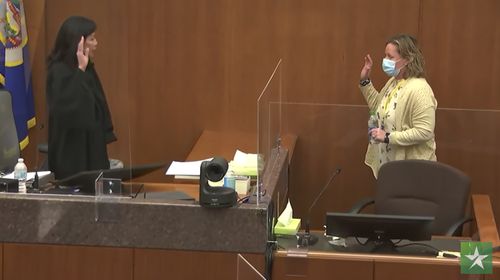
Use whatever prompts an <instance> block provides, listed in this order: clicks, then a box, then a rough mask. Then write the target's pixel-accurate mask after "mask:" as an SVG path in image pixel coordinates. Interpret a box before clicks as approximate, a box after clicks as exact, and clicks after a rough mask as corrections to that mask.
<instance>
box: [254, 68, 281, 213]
mask: <svg viewBox="0 0 500 280" xmlns="http://www.w3.org/2000/svg"><path fill="white" fill-rule="evenodd" d="M281 102H282V60H281V59H280V60H278V62H277V63H276V66H275V67H274V69H272V71H271V74H270V76H269V79H268V80H267V83H266V85H265V86H264V89H263V90H262V92H261V94H260V95H259V97H258V99H257V154H258V159H257V166H258V168H257V169H258V175H257V190H256V194H257V204H259V202H260V198H261V194H263V191H264V189H265V186H264V174H265V172H266V171H269V170H272V169H273V168H274V166H275V165H276V164H277V163H278V160H279V159H278V156H279V153H278V150H279V149H280V148H281V135H282V132H281V121H282V120H281Z"/></svg>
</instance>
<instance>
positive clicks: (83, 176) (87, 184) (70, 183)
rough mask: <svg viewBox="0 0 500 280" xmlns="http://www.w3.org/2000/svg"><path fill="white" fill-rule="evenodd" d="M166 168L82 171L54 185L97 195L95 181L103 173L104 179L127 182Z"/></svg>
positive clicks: (157, 165)
mask: <svg viewBox="0 0 500 280" xmlns="http://www.w3.org/2000/svg"><path fill="white" fill-rule="evenodd" d="M165 166H166V165H165V164H164V163H153V164H144V165H136V166H130V167H123V168H115V169H105V170H90V171H82V172H79V173H77V174H75V175H72V176H69V177H66V178H64V179H61V180H57V181H55V182H54V184H55V185H56V186H59V187H67V188H73V189H79V191H80V192H82V193H95V180H96V179H97V177H98V176H99V175H100V174H101V172H102V177H104V178H114V179H121V180H122V181H127V180H130V179H133V178H136V177H140V176H143V175H146V174H148V173H150V172H153V171H155V170H157V169H159V168H161V167H165Z"/></svg>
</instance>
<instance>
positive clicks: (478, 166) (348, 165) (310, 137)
mask: <svg viewBox="0 0 500 280" xmlns="http://www.w3.org/2000/svg"><path fill="white" fill-rule="evenodd" d="M355 90H356V89H354V90H353V93H355ZM279 112H280V113H279V116H280V120H281V122H280V129H279V131H280V134H281V135H288V134H293V135H296V136H297V144H296V145H295V149H294V151H293V158H292V160H291V162H290V167H289V187H288V189H289V192H288V197H289V198H290V200H291V202H292V206H293V216H294V218H300V219H302V221H301V227H302V230H304V228H305V225H306V223H307V221H309V224H310V228H311V230H322V229H323V225H324V224H325V214H326V213H327V212H347V211H349V209H351V208H352V206H353V205H354V204H355V203H356V202H357V201H359V200H360V199H362V198H364V197H373V195H374V194H375V177H374V174H373V172H372V170H371V169H370V168H369V167H368V166H366V165H365V163H364V161H365V154H366V151H367V147H368V145H369V139H368V118H369V109H368V107H367V106H366V105H349V104H319V103H307V102H291V101H283V102H281V103H279ZM478 124H481V126H484V127H490V128H492V129H474V130H473V131H474V133H471V128H475V127H477V126H478ZM499 126H500V111H498V110H469V109H454V108H438V109H437V111H436V127H435V139H436V146H437V148H436V154H437V159H438V161H440V162H444V163H446V164H449V165H451V166H454V167H455V168H458V169H460V170H462V171H464V172H465V173H466V174H467V175H469V176H470V177H471V180H472V182H473V192H475V193H481V192H491V189H492V186H495V185H496V183H495V182H498V181H499V180H500V175H499V173H498V172H497V169H498V164H499V159H500V147H499V146H498V142H499V141H500V134H499V133H498V132H497V131H496V130H495V129H494V128H495V127H499ZM267 135H269V134H267ZM377 145H379V146H380V147H379V148H380V149H386V148H387V146H386V144H383V143H382V144H377ZM268 154H269V153H268ZM337 170H340V171H341V172H340V173H338V172H337ZM336 173H338V174H336ZM334 175H335V176H334ZM332 176H334V178H333V179H332V180H331V181H330V179H331V178H332ZM324 188H326V189H325V191H324V192H322V191H323V189H324ZM320 195H321V196H320ZM318 196H319V197H318ZM316 199H317V201H315V200H316Z"/></svg>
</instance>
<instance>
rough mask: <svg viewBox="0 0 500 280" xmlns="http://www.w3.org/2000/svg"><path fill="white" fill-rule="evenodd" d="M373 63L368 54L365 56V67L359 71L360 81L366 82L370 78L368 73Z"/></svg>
mask: <svg viewBox="0 0 500 280" xmlns="http://www.w3.org/2000/svg"><path fill="white" fill-rule="evenodd" d="M372 66H373V61H372V58H371V57H370V55H369V54H367V55H366V56H365V65H363V68H362V69H361V75H360V80H366V79H369V78H370V72H371V70H372Z"/></svg>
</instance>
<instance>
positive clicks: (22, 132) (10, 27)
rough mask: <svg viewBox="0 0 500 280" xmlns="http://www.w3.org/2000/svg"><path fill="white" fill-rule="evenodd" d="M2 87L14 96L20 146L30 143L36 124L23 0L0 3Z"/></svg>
mask: <svg viewBox="0 0 500 280" xmlns="http://www.w3.org/2000/svg"><path fill="white" fill-rule="evenodd" d="M0 41H1V44H0V86H2V87H5V89H6V90H8V91H9V92H10V93H11V95H12V107H13V111H14V119H15V120H16V129H17V137H18V138H19V147H20V149H21V150H22V149H24V148H25V147H26V146H27V145H28V143H29V138H28V129H30V128H32V127H34V126H35V124H36V119H35V107H34V103H33V92H32V88H31V67H30V65H29V57H28V46H27V43H28V34H27V31H26V19H25V17H24V7H23V1H22V0H0Z"/></svg>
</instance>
